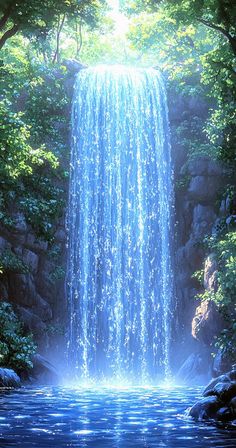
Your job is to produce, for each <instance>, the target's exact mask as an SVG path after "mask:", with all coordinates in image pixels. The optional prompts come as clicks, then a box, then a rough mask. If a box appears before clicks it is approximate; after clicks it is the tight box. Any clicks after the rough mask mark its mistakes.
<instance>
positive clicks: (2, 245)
mask: <svg viewBox="0 0 236 448" xmlns="http://www.w3.org/2000/svg"><path fill="white" fill-rule="evenodd" d="M9 246H10V245H9V243H8V242H7V241H6V240H5V238H2V237H1V236H0V252H3V251H4V250H5V249H9Z"/></svg>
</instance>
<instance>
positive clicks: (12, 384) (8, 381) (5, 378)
mask: <svg viewBox="0 0 236 448" xmlns="http://www.w3.org/2000/svg"><path fill="white" fill-rule="evenodd" d="M20 385H21V381H20V378H19V376H18V375H17V374H16V372H14V370H12V369H5V368H2V367H1V368H0V388H16V387H20Z"/></svg>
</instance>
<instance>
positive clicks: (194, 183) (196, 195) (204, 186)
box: [188, 176, 219, 203]
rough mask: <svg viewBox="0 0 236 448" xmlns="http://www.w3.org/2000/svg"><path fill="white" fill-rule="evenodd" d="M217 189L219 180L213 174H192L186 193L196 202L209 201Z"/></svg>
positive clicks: (212, 198)
mask: <svg viewBox="0 0 236 448" xmlns="http://www.w3.org/2000/svg"><path fill="white" fill-rule="evenodd" d="M218 189H219V181H218V179H217V178H216V177H214V176H212V177H211V176H194V177H192V179H191V181H190V184H189V188H188V194H189V197H190V198H191V199H194V201H196V202H202V203H209V202H210V203H211V202H212V201H213V200H214V199H215V197H216V194H217V191H218Z"/></svg>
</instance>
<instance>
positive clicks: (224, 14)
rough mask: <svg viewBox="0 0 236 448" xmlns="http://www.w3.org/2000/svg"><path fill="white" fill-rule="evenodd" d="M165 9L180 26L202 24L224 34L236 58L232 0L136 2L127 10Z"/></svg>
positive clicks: (155, 0) (234, 15) (234, 5)
mask: <svg viewBox="0 0 236 448" xmlns="http://www.w3.org/2000/svg"><path fill="white" fill-rule="evenodd" d="M160 7H161V8H165V10H166V15H169V16H171V17H172V18H173V19H175V20H176V21H177V22H178V23H179V24H186V25H189V24H196V23H201V24H203V25H204V26H206V27H208V28H211V29H213V30H215V31H217V32H218V33H220V34H222V35H223V36H224V37H225V38H226V39H227V41H228V42H229V44H230V46H231V49H232V51H233V53H234V55H235V56H236V4H235V2H234V1H232V0H210V1H209V0H191V1H188V0H175V1H174V2H173V1H172V0H164V1H163V0H145V1H140V0H136V1H135V2H133V1H132V2H130V6H128V8H127V10H128V11H130V12H134V11H138V12H140V11H141V10H142V11H143V10H145V11H149V12H150V11H158V10H159V8H160Z"/></svg>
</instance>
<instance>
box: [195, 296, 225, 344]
mask: <svg viewBox="0 0 236 448" xmlns="http://www.w3.org/2000/svg"><path fill="white" fill-rule="evenodd" d="M222 328H223V321H222V317H221V315H220V314H219V312H218V311H217V308H216V305H215V304H214V302H212V301H209V300H208V301H203V302H201V303H200V305H199V306H198V307H197V308H196V311H195V316H194V318H193V320H192V336H193V337H194V338H195V339H197V340H198V341H200V342H202V343H203V344H205V345H208V346H209V345H211V343H212V342H213V339H214V337H215V336H217V335H218V334H219V333H220V331H221V330H222Z"/></svg>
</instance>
